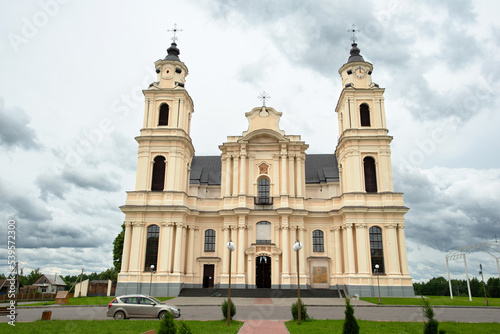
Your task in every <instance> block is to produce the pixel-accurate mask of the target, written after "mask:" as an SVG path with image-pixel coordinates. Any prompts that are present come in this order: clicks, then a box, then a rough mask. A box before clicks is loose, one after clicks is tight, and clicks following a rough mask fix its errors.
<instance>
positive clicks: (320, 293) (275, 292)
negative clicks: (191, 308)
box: [179, 288, 340, 298]
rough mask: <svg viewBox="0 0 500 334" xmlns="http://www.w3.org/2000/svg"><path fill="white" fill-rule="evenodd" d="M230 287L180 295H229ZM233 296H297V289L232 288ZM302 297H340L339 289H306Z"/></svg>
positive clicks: (196, 289) (195, 290) (185, 291)
mask: <svg viewBox="0 0 500 334" xmlns="http://www.w3.org/2000/svg"><path fill="white" fill-rule="evenodd" d="M227 292H228V289H218V288H212V289H203V288H184V289H182V290H181V292H180V293H179V297H210V296H216V297H227ZM231 297H239V298H296V297H297V290H296V289H231ZM300 297H301V298H340V295H339V292H338V291H337V290H327V289H304V290H302V289H301V290H300Z"/></svg>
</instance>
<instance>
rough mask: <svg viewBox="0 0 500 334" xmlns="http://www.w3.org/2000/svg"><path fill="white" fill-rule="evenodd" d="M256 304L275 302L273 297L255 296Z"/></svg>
mask: <svg viewBox="0 0 500 334" xmlns="http://www.w3.org/2000/svg"><path fill="white" fill-rule="evenodd" d="M253 303H254V304H274V303H273V300H272V299H271V298H255V299H254V301H253Z"/></svg>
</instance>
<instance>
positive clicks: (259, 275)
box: [255, 255, 271, 288]
mask: <svg viewBox="0 0 500 334" xmlns="http://www.w3.org/2000/svg"><path fill="white" fill-rule="evenodd" d="M255 262H256V265H255V285H256V286H257V288H271V257H270V256H265V255H260V256H257V257H256V258H255Z"/></svg>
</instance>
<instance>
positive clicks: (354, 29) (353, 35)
mask: <svg viewBox="0 0 500 334" xmlns="http://www.w3.org/2000/svg"><path fill="white" fill-rule="evenodd" d="M360 31H361V30H359V29H357V30H356V25H355V24H353V25H352V29H347V32H352V37H351V41H352V42H353V43H356V32H360Z"/></svg>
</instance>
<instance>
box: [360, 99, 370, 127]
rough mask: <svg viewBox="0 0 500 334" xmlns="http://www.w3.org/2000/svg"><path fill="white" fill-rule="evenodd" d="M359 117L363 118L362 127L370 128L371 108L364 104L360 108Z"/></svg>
mask: <svg viewBox="0 0 500 334" xmlns="http://www.w3.org/2000/svg"><path fill="white" fill-rule="evenodd" d="M359 116H360V118H361V126H370V107H368V105H367V104H365V103H363V104H362V105H360V106H359Z"/></svg>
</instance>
